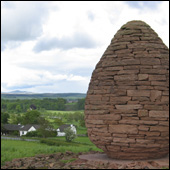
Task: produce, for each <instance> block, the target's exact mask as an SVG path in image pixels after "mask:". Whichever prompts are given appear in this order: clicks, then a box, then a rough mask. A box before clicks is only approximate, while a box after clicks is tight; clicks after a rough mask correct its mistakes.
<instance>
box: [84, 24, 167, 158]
mask: <svg viewBox="0 0 170 170" xmlns="http://www.w3.org/2000/svg"><path fill="white" fill-rule="evenodd" d="M85 122H86V127H87V128H88V136H89V138H90V140H91V141H92V142H93V143H94V144H95V145H96V146H97V147H99V148H101V149H102V150H103V151H104V152H105V153H106V154H107V155H108V156H109V157H110V158H114V159H133V160H140V159H152V158H161V157H164V156H166V155H167V154H168V153H169V49H168V48H167V47H166V45H164V43H163V42H162V40H161V39H160V38H159V37H158V35H157V33H155V32H154V30H153V29H152V28H151V27H150V26H149V25H148V24H146V23H145V22H143V21H130V22H128V23H126V24H125V25H123V26H122V27H121V28H120V29H119V30H118V32H117V33H116V34H115V36H114V38H113V39H112V40H111V43H110V45H109V46H108V48H107V49H106V51H105V52H104V54H103V56H102V57H101V59H100V61H99V62H98V63H97V65H96V68H95V70H94V71H93V73H92V77H91V81H90V84H89V88H88V92H87V97H86V101H85Z"/></svg>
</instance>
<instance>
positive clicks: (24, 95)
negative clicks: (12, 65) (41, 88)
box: [1, 90, 86, 100]
mask: <svg viewBox="0 0 170 170" xmlns="http://www.w3.org/2000/svg"><path fill="white" fill-rule="evenodd" d="M85 97H86V94H85V93H31V92H26V91H19V90H16V91H12V92H8V93H3V92H2V93H1V99H9V100H10V99H36V98H38V99H42V98H65V99H81V98H85Z"/></svg>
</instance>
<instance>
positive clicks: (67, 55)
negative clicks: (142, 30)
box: [1, 1, 169, 93]
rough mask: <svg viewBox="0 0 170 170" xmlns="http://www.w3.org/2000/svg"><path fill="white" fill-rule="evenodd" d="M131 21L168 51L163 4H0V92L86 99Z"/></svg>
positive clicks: (166, 11) (166, 14)
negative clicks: (101, 65) (80, 95)
mask: <svg viewBox="0 0 170 170" xmlns="http://www.w3.org/2000/svg"><path fill="white" fill-rule="evenodd" d="M131 20H142V21H144V22H146V23H147V24H149V25H150V26H151V27H152V28H153V29H154V30H155V32H157V33H158V35H159V37H160V38H161V39H162V40H163V42H164V43H165V44H166V45H167V46H168V47H169V1H1V91H2V92H9V91H14V90H21V91H28V92H34V93H86V92H87V90H88V85H89V82H90V79H91V75H92V72H93V70H94V69H95V66H96V64H97V63H98V62H99V60H100V58H101V57H102V55H103V53H104V51H105V50H106V48H107V46H108V45H109V44H110V42H111V39H112V38H113V37H114V35H115V34H116V32H117V31H118V30H119V29H120V27H121V26H122V25H124V24H126V23H127V22H128V21H131Z"/></svg>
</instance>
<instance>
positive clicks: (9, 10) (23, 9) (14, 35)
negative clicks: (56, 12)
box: [1, 1, 50, 49]
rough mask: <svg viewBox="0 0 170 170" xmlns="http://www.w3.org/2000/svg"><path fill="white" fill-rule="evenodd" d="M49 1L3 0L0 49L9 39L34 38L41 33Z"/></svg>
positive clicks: (22, 39)
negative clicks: (15, 0)
mask: <svg viewBox="0 0 170 170" xmlns="http://www.w3.org/2000/svg"><path fill="white" fill-rule="evenodd" d="M48 7H49V8H50V3H49V2H37V1H36V2H35V1H34V2H27V1H23V2H22V1H18V2H15V3H14V2H4V3H3V4H2V9H1V13H2V15H1V36H2V37H1V43H2V47H3V48H2V49H4V48H5V47H6V46H7V43H8V42H9V41H12V42H15V41H27V40H33V39H36V38H37V37H38V36H40V35H41V34H42V33H43V29H42V24H43V23H44V22H45V20H46V19H47V16H48V12H49V8H48Z"/></svg>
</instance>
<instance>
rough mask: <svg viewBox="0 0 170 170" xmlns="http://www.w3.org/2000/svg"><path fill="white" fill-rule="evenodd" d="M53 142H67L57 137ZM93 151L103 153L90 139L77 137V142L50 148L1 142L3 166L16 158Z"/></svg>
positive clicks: (24, 142) (32, 144)
mask: <svg viewBox="0 0 170 170" xmlns="http://www.w3.org/2000/svg"><path fill="white" fill-rule="evenodd" d="M53 140H56V141H57V140H58V141H65V139H64V137H56V138H53ZM72 144H73V145H74V146H72ZM91 150H94V151H101V150H100V149H98V148H97V147H96V146H95V145H94V144H93V143H91V141H90V140H89V138H88V137H77V138H76V139H75V141H73V142H71V143H67V145H60V146H49V145H47V144H43V143H39V142H27V141H13V140H1V165H3V164H4V163H5V162H6V161H11V160H13V159H15V158H24V157H32V156H35V155H38V154H52V153H57V152H66V151H71V152H74V153H78V152H88V151H91Z"/></svg>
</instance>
